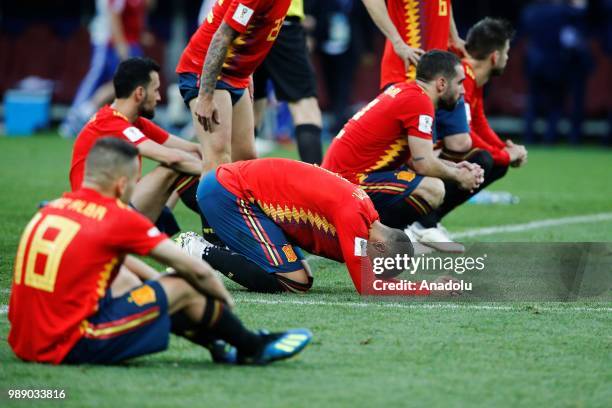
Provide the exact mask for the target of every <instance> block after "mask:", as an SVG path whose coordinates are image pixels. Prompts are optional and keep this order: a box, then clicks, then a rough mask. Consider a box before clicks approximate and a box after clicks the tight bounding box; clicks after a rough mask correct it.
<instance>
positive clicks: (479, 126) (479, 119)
mask: <svg viewBox="0 0 612 408" xmlns="http://www.w3.org/2000/svg"><path fill="white" fill-rule="evenodd" d="M474 98H476V101H475V103H470V105H471V107H472V112H471V114H472V123H471V124H470V125H471V128H472V129H473V130H474V131H475V132H476V133H478V136H480V137H481V138H482V139H483V140H484V141H485V142H487V143H488V144H490V145H492V146H495V147H497V148H498V149H503V148H504V147H506V143H504V142H503V141H502V140H501V139H500V138H499V136H497V133H495V131H494V130H493V129H491V126H489V121H488V120H487V117H486V116H485V112H484V106H483V99H482V88H481V89H479V90H478V92H475V94H474Z"/></svg>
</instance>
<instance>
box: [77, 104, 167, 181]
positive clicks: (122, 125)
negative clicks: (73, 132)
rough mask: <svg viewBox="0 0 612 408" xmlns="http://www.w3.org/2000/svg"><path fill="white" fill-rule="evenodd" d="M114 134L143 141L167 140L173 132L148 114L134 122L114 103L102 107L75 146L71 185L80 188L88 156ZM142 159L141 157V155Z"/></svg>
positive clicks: (137, 143) (134, 141)
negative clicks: (97, 143)
mask: <svg viewBox="0 0 612 408" xmlns="http://www.w3.org/2000/svg"><path fill="white" fill-rule="evenodd" d="M107 136H113V137H117V138H119V139H123V140H125V141H128V142H130V143H132V144H134V145H139V144H140V143H142V142H144V141H145V140H149V139H151V140H153V141H154V142H157V143H159V144H164V143H165V142H166V140H168V138H169V137H170V134H169V133H168V132H166V131H165V130H164V129H162V128H160V127H159V126H157V125H156V124H155V123H153V122H151V121H150V120H148V119H145V118H140V117H139V118H138V119H136V121H135V122H134V123H130V121H128V118H127V117H125V116H124V115H123V114H122V113H121V112H118V111H116V110H115V109H113V108H112V107H110V106H108V105H107V106H104V107H102V108H101V109H100V110H99V111H98V112H97V113H96V114H95V115H94V116H93V117H92V118H91V119H90V120H89V122H88V123H87V124H86V125H85V127H84V128H83V129H82V130H81V132H80V133H79V135H78V136H77V138H76V140H75V142H74V146H73V148H72V163H71V164H70V187H71V189H72V191H75V190H78V189H79V188H80V187H81V184H83V177H84V176H85V159H86V158H87V154H89V150H90V149H91V148H92V147H93V145H94V144H95V143H96V141H98V139H100V138H102V137H107ZM138 159H139V160H140V157H139V158H138Z"/></svg>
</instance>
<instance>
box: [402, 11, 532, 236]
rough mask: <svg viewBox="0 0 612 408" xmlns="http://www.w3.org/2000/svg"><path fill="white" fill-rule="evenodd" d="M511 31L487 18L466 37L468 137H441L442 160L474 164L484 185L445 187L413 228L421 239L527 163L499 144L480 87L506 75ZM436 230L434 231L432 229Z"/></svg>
mask: <svg viewBox="0 0 612 408" xmlns="http://www.w3.org/2000/svg"><path fill="white" fill-rule="evenodd" d="M513 35H514V30H513V29H512V26H511V25H510V23H508V22H507V21H504V20H498V19H493V18H489V17H487V18H485V19H483V20H481V21H479V22H478V23H476V24H475V25H474V26H473V27H472V28H470V30H469V31H468V34H467V42H466V49H467V56H466V58H464V59H463V60H462V61H461V64H462V65H463V69H464V70H465V81H464V82H463V87H464V89H465V104H466V109H467V111H468V112H469V113H470V114H469V115H468V121H469V126H470V133H469V135H467V134H461V135H454V136H450V137H444V139H443V140H442V145H443V148H442V150H441V153H440V158H443V159H446V160H449V161H453V162H460V161H468V162H471V163H476V164H478V165H480V167H482V168H483V170H484V182H483V183H482V184H481V185H480V187H478V189H476V190H474V191H466V190H461V189H459V188H457V186H456V185H453V184H452V183H448V182H445V183H444V187H445V190H446V195H445V197H444V201H443V202H442V204H441V205H440V206H439V207H438V208H436V209H434V210H433V211H432V212H430V213H429V214H426V215H425V216H423V217H422V218H421V219H419V220H418V221H417V222H415V223H414V224H413V225H412V227H411V232H412V233H414V235H416V236H417V237H418V238H419V239H425V240H427V236H428V235H431V234H432V233H435V230H436V229H440V228H439V223H440V221H441V220H442V218H443V217H444V216H446V214H448V213H449V212H451V211H452V210H453V209H455V208H456V207H458V206H459V205H461V204H463V203H464V202H465V201H467V200H468V199H469V198H470V197H471V196H473V195H474V194H476V193H478V192H479V191H480V190H482V189H483V188H485V187H487V186H489V185H490V184H491V183H493V182H495V181H496V180H499V179H501V178H502V177H504V176H505V175H506V172H507V171H508V168H509V167H510V166H512V167H521V166H523V165H524V164H525V163H526V162H527V150H526V149H525V147H524V146H522V145H519V144H515V143H513V142H512V141H511V140H506V141H505V142H504V141H502V140H501V139H500V138H499V136H498V135H497V134H496V133H495V131H494V130H493V129H491V126H489V122H488V120H487V117H486V115H485V111H484V99H483V88H484V86H485V85H486V84H487V83H488V82H489V80H490V79H491V78H492V77H494V76H499V75H501V74H502V73H503V72H504V69H505V68H506V64H507V62H508V51H509V49H510V40H511V39H512V36H513ZM436 226H438V228H436Z"/></svg>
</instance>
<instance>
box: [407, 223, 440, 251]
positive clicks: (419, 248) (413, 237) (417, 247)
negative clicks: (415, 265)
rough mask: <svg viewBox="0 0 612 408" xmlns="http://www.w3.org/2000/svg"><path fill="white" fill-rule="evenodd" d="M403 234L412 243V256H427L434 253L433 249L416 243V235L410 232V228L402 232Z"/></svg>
mask: <svg viewBox="0 0 612 408" xmlns="http://www.w3.org/2000/svg"><path fill="white" fill-rule="evenodd" d="M404 234H406V235H407V236H408V238H410V241H411V242H412V247H413V248H414V256H417V255H422V254H429V253H431V252H433V251H434V249H433V248H430V247H428V246H426V245H423V244H421V243H420V242H419V241H418V239H417V237H416V235H414V233H413V232H412V231H411V230H410V226H408V228H406V229H405V230H404Z"/></svg>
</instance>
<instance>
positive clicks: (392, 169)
mask: <svg viewBox="0 0 612 408" xmlns="http://www.w3.org/2000/svg"><path fill="white" fill-rule="evenodd" d="M463 80H464V72H463V68H462V66H461V63H460V61H459V59H458V58H457V57H456V56H455V55H454V54H451V53H449V52H446V51H430V52H428V53H426V54H424V55H423V56H422V57H421V60H420V61H419V63H418V65H417V79H416V81H415V82H411V83H399V84H396V85H393V86H391V87H389V88H387V90H386V91H384V92H383V93H382V94H380V95H379V96H378V97H377V98H376V99H374V100H373V101H372V102H370V103H369V104H368V105H366V106H365V107H364V108H363V109H362V110H361V111H359V112H357V113H356V114H355V116H353V118H352V119H351V120H349V122H348V123H347V124H346V125H345V126H344V128H343V129H342V130H341V131H340V133H338V135H337V136H336V138H335V139H334V140H333V142H332V144H331V146H330V148H329V150H328V151H327V153H326V155H325V158H324V160H323V167H324V168H326V169H329V170H331V171H334V172H337V173H339V174H341V175H342V176H344V177H346V178H347V179H349V180H350V181H352V182H354V183H357V184H359V185H360V186H361V188H362V189H364V190H365V191H366V192H367V193H368V194H369V195H370V197H371V198H372V201H373V202H374V205H375V206H376V209H377V210H378V212H379V213H380V216H381V221H382V222H383V223H384V224H385V225H389V226H391V227H394V228H405V227H406V226H407V225H408V224H410V223H411V222H413V221H415V220H417V219H419V218H420V217H422V216H423V215H425V214H427V213H429V212H431V211H432V209H434V208H436V207H438V206H439V205H440V203H441V202H442V200H443V198H444V184H443V182H442V180H448V181H449V182H452V183H454V184H457V185H458V186H459V187H460V188H462V189H464V190H474V189H475V188H477V187H478V185H479V184H480V183H481V182H482V169H481V168H480V167H478V166H476V165H473V164H471V163H467V162H461V163H458V164H455V163H451V162H448V161H443V160H440V159H439V158H437V157H436V156H435V155H434V149H433V142H432V133H433V128H434V126H435V123H434V109H435V108H440V109H453V107H454V105H455V104H456V103H457V100H458V98H459V96H460V95H461V94H462V93H463V86H462V82H463ZM449 248H452V247H449V246H448V245H447V243H445V245H444V246H443V248H442V247H440V248H438V249H445V250H449Z"/></svg>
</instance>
